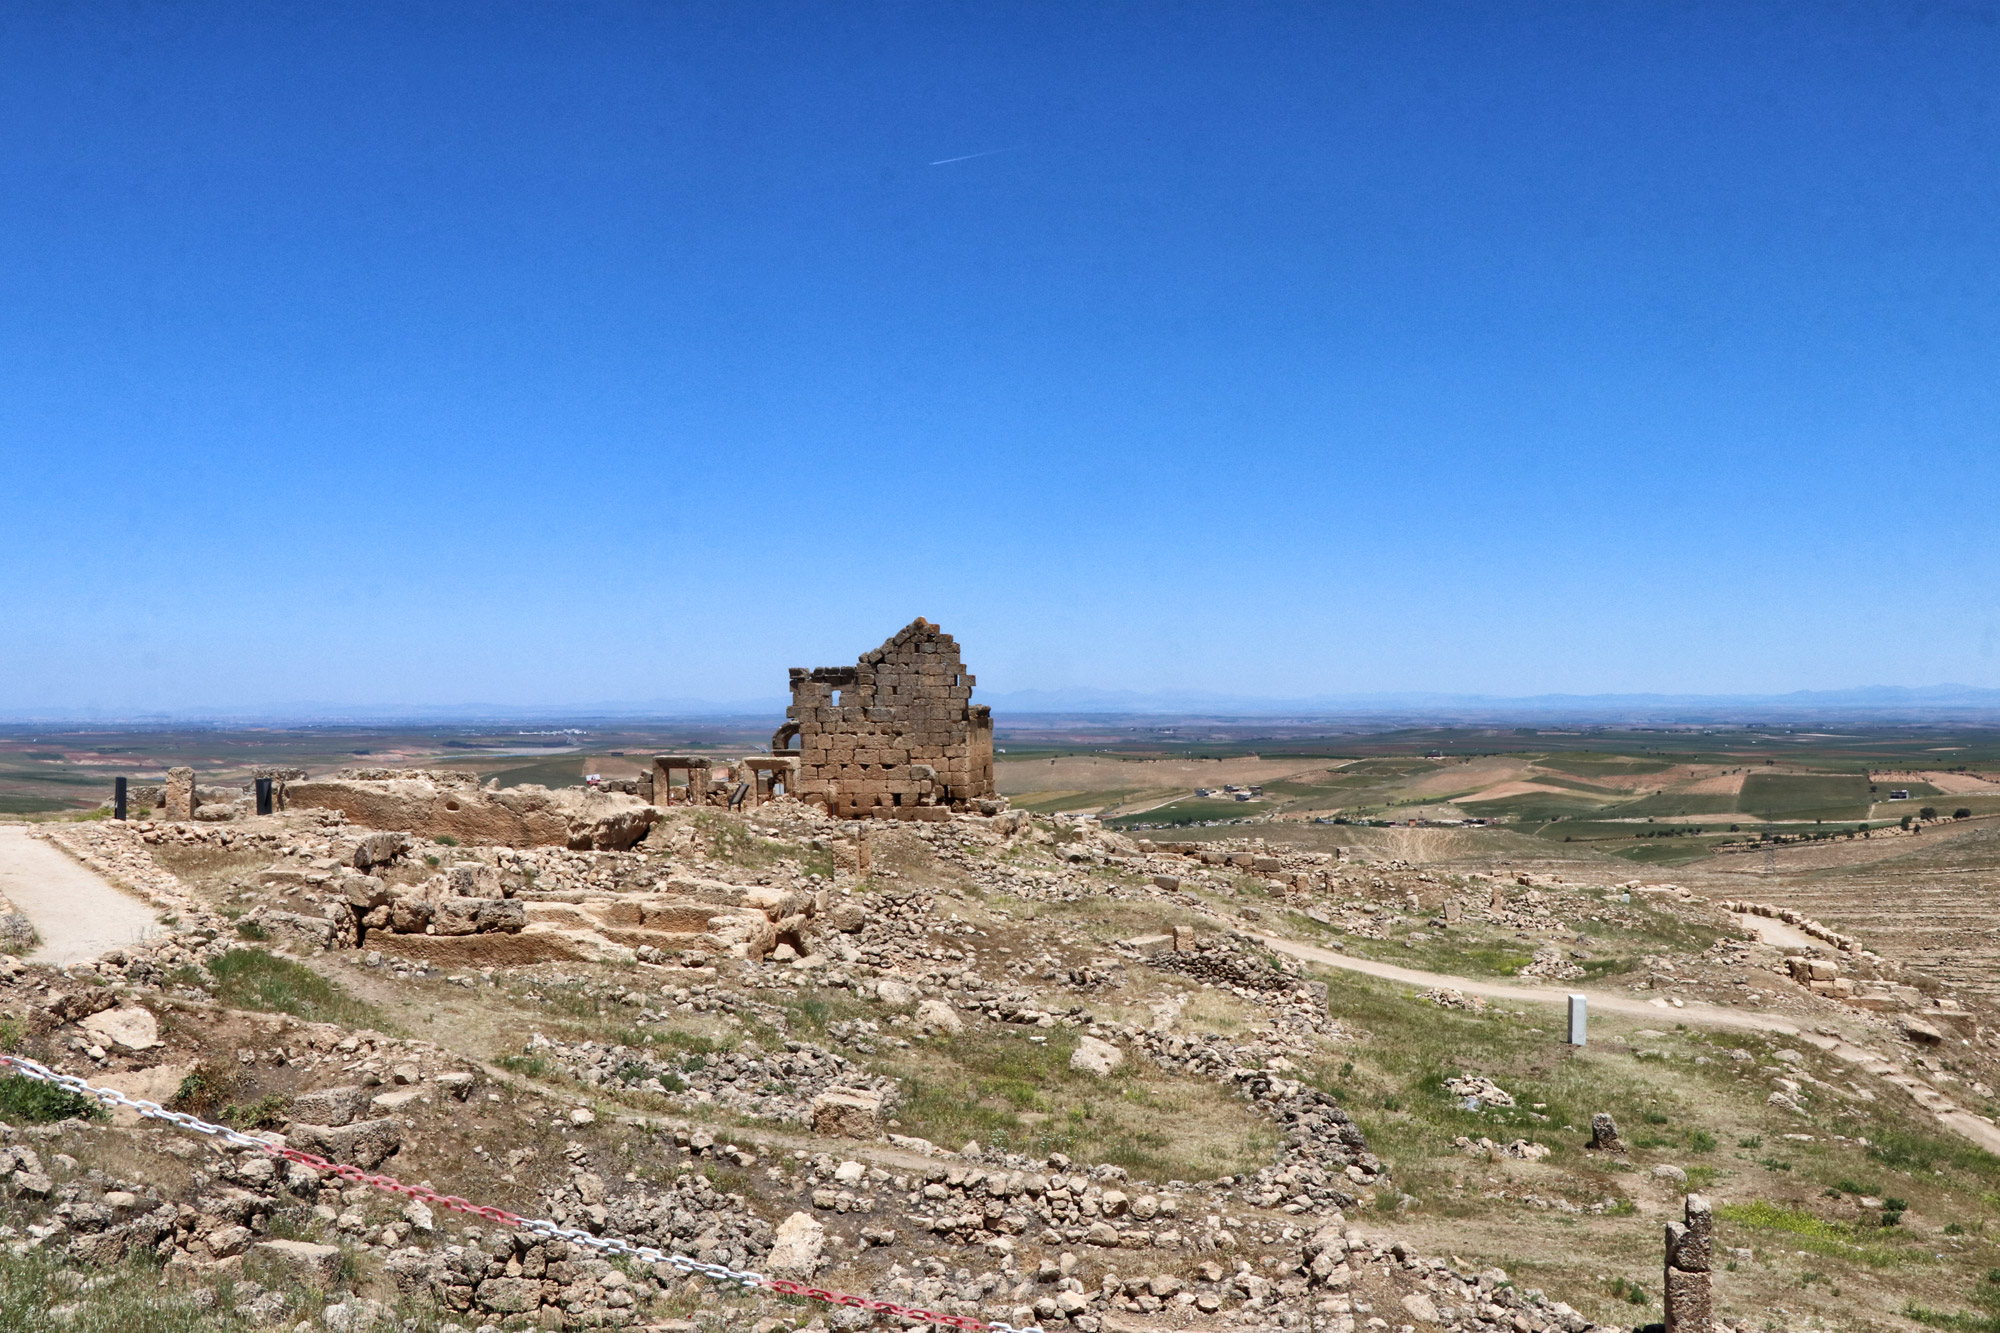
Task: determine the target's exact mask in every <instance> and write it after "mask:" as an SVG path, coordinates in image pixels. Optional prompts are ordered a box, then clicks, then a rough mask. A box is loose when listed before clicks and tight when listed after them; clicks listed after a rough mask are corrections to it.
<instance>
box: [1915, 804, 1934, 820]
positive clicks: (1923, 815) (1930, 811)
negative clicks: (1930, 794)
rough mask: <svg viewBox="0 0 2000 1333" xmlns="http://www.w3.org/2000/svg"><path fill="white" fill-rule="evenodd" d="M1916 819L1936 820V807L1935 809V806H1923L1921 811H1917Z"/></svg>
mask: <svg viewBox="0 0 2000 1333" xmlns="http://www.w3.org/2000/svg"><path fill="white" fill-rule="evenodd" d="M1917 818H1918V819H1936V818H1937V807H1936V806H1934V805H1927V806H1925V807H1924V808H1923V809H1921V810H1919V811H1917Z"/></svg>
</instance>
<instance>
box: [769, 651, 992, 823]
mask: <svg viewBox="0 0 2000 1333" xmlns="http://www.w3.org/2000/svg"><path fill="white" fill-rule="evenodd" d="M972 684H973V677H972V674H971V673H970V672H968V671H967V670H966V669H965V664H964V663H963V662H962V661H961V660H960V658H959V648H958V643H957V641H956V640H954V639H953V638H952V637H951V636H950V635H949V634H946V633H945V632H944V631H942V630H940V629H939V628H938V627H937V626H936V625H933V624H931V623H930V622H929V621H928V620H925V619H923V618H922V617H919V618H917V619H916V620H913V621H911V622H910V623H909V625H907V626H906V627H904V628H903V630H902V631H901V632H899V633H898V634H897V635H896V636H895V637H894V638H892V639H890V640H889V641H888V642H887V643H885V644H883V645H882V646H881V647H880V648H877V649H876V650H875V651H874V652H871V653H866V654H864V655H863V656H862V658H861V660H860V661H859V662H857V663H855V664H854V665H853V666H851V667H818V668H815V669H813V670H810V671H809V670H807V669H805V668H804V667H794V668H792V706H791V707H790V708H787V709H786V710H785V716H786V717H787V718H788V719H790V720H789V721H788V722H786V724H785V725H784V726H783V727H780V728H779V729H778V733H777V735H776V736H774V737H773V738H772V740H771V749H772V751H773V752H774V753H776V754H779V755H785V754H790V753H793V751H792V750H791V749H790V748H789V746H790V743H791V742H792V740H793V739H795V738H796V739H797V741H798V749H797V751H796V753H797V755H798V757H799V773H798V788H797V791H796V793H795V794H796V795H797V796H798V797H799V798H800V799H802V800H807V801H811V802H813V803H814V804H816V805H822V806H825V807H826V808H827V810H828V811H829V812H831V813H833V814H835V815H837V816H840V817H843V818H850V819H852V818H877V819H925V818H939V817H941V816H943V815H944V813H945V811H947V810H948V809H951V808H961V809H962V808H964V807H966V806H967V804H968V803H970V802H973V801H977V800H981V799H991V798H992V797H993V796H994V794H995V792H994V786H993V715H992V712H991V711H990V710H989V709H987V708H985V707H984V706H981V705H976V704H974V703H972Z"/></svg>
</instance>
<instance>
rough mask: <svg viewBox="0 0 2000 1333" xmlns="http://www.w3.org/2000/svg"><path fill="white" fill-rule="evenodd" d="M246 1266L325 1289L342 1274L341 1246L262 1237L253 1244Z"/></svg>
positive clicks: (248, 1268)
mask: <svg viewBox="0 0 2000 1333" xmlns="http://www.w3.org/2000/svg"><path fill="white" fill-rule="evenodd" d="M245 1268H246V1271H249V1270H256V1271H260V1272H264V1273H267V1274H269V1275H271V1276H275V1277H279V1278H282V1279H287V1280H289V1281H292V1282H297V1283H299V1284H301V1285H303V1286H308V1287H316V1288H318V1289H319V1290H321V1291H325V1290H327V1289H328V1288H330V1287H332V1286H333V1284H334V1280H335V1279H336V1278H338V1277H339V1276H340V1248H339V1247H338V1246H335V1245H314V1244H312V1243H311V1242H309V1241H303V1240H262V1241H258V1242H257V1243H256V1244H255V1245H252V1246H251V1247H250V1254H249V1257H248V1261H247V1263H246V1265H245Z"/></svg>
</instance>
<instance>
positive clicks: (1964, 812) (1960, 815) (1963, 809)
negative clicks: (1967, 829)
mask: <svg viewBox="0 0 2000 1333" xmlns="http://www.w3.org/2000/svg"><path fill="white" fill-rule="evenodd" d="M1951 817H1952V818H1953V819H1970V818H1972V807H1971V806H1967V805H1961V806H1960V807H1958V809H1956V810H1954V811H1952V812H1951Z"/></svg>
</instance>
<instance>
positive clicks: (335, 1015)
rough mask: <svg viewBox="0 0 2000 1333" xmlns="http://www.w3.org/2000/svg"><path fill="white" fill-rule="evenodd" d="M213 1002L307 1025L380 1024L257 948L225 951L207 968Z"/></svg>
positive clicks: (357, 1004)
mask: <svg viewBox="0 0 2000 1333" xmlns="http://www.w3.org/2000/svg"><path fill="white" fill-rule="evenodd" d="M208 970H209V972H210V973H211V974H212V976H213V979H214V986H215V998H216V999H217V1000H218V1001H220V1002H221V1003H223V1004H225V1005H228V1006H229V1007H230V1008H232V1009H255V1010H258V1011H260V1012H263V1013H272V1014H290V1015H291V1016H292V1017H294V1018H302V1019H304V1020H306V1021H307V1022H309V1023H338V1024H339V1025H341V1026H342V1027H350V1028H362V1027H366V1028H375V1029H377V1030H380V1029H381V1028H382V1026H383V1022H382V1017H381V1015H380V1014H378V1013H376V1012H375V1010H374V1009H373V1008H371V1007H369V1006H368V1005H365V1004H363V1003H361V1001H359V1000H357V999H355V998H354V997H353V996H351V995H349V994H348V993H347V992H346V991H345V990H343V989H341V988H340V987H339V986H336V985H335V984H334V983H333V982H331V981H328V980H327V979H326V978H325V977H323V976H321V975H320V974H319V973H317V972H315V971H313V970H312V969H311V968H309V967H307V966H305V965H304V964H303V963H295V962H293V961H292V960H291V959H289V958H280V957H278V956H277V955H276V954H269V953H265V952H264V951H263V950H262V949H231V950H230V951H229V952H228V953H226V954H224V955H222V957H220V958H217V959H216V960H214V961H213V962H211V963H210V964H209V965H208Z"/></svg>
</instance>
